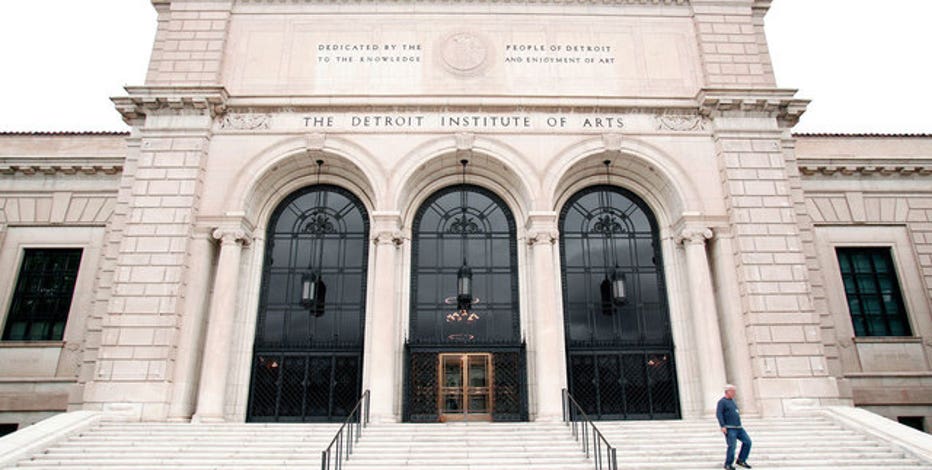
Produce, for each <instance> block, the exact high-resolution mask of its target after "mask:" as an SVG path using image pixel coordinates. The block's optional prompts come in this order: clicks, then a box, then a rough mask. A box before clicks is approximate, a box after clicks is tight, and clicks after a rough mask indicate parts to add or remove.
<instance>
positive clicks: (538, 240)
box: [526, 230, 560, 246]
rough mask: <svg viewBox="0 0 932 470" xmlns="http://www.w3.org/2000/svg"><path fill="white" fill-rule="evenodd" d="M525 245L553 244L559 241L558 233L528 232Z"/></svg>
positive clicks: (548, 231)
mask: <svg viewBox="0 0 932 470" xmlns="http://www.w3.org/2000/svg"><path fill="white" fill-rule="evenodd" d="M526 239H527V244H528V245H531V246H534V245H538V244H542V243H546V244H551V245H552V244H554V243H556V242H557V241H558V240H559V239H560V232H558V231H556V230H529V231H528V232H527V237H526Z"/></svg>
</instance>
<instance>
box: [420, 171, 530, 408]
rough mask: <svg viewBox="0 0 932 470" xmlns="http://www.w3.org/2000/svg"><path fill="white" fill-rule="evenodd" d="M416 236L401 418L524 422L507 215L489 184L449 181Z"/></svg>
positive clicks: (513, 252)
mask: <svg viewBox="0 0 932 470" xmlns="http://www.w3.org/2000/svg"><path fill="white" fill-rule="evenodd" d="M412 232H413V251H412V257H411V264H412V266H411V310H410V325H409V338H408V345H407V351H408V356H407V368H406V371H407V373H406V381H405V407H404V408H405V412H404V414H405V420H407V421H437V420H441V421H443V420H478V419H483V420H495V421H515V420H525V419H527V398H526V393H525V390H526V386H525V376H526V373H525V359H524V346H523V343H522V338H521V328H520V316H519V305H518V258H517V238H516V229H515V222H514V217H513V216H512V214H511V211H510V210H509V209H508V207H507V206H506V205H505V204H504V202H502V200H501V199H500V198H499V197H497V196H496V195H494V194H493V193H491V192H490V191H488V190H485V189H483V188H480V187H477V186H472V185H457V186H452V187H448V188H445V189H443V190H441V191H439V192H437V193H435V194H433V195H432V196H431V197H430V198H428V199H427V200H426V201H425V202H424V204H423V205H422V206H421V207H420V208H419V209H418V211H417V213H416V214H415V218H414V224H413V227H412ZM464 273H468V274H469V280H471V284H472V287H471V295H470V296H468V297H469V298H466V299H463V298H461V297H462V296H461V295H460V296H458V293H459V292H460V289H461V284H460V282H462V279H464V277H465V274H464ZM464 300H465V304H464ZM492 371H494V374H493V373H492ZM477 384H481V385H477Z"/></svg>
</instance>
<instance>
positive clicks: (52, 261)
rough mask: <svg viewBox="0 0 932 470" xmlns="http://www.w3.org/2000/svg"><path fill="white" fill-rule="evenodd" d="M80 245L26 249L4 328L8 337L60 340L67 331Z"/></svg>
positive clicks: (21, 339)
mask: <svg viewBox="0 0 932 470" xmlns="http://www.w3.org/2000/svg"><path fill="white" fill-rule="evenodd" d="M80 264H81V249H80V248H78V249H59V248H54V249H45V248H43V249H33V248H30V249H26V250H25V253H24V255H23V263H22V265H20V268H19V275H18V276H17V280H16V287H15V289H14V290H13V300H12V302H11V303H10V311H9V312H8V315H7V317H6V326H5V327H4V329H3V339H4V340H5V341H59V340H61V339H62V336H63V334H64V332H65V323H66V322H67V321H68V311H69V310H70V309H71V298H72V296H73V295H74V283H75V281H76V280H77V277H78V266H79V265H80Z"/></svg>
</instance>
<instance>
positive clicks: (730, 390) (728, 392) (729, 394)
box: [725, 384, 738, 400]
mask: <svg viewBox="0 0 932 470" xmlns="http://www.w3.org/2000/svg"><path fill="white" fill-rule="evenodd" d="M737 393H738V391H737V389H735V386H734V385H732V384H728V385H725V398H727V399H729V400H731V399H733V398H734V397H735V394H737Z"/></svg>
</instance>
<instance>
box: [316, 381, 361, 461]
mask: <svg viewBox="0 0 932 470" xmlns="http://www.w3.org/2000/svg"><path fill="white" fill-rule="evenodd" d="M368 424H369V391H368V390H366V391H365V392H363V394H362V396H361V397H360V398H359V401H357V402H356V406H354V407H353V411H350V414H349V416H347V417H346V420H345V421H343V425H342V426H340V430H339V431H337V434H336V435H335V436H333V440H331V441H330V445H329V446H327V449H326V450H324V451H322V452H321V453H320V470H330V469H331V468H333V470H340V469H341V468H343V461H344V460H347V459H349V456H350V455H351V454H352V453H353V445H354V444H355V443H357V442H359V438H360V437H361V436H362V430H363V428H365V427H366V425H368ZM354 427H355V432H354V431H353V428H354ZM344 430H347V434H348V436H347V437H346V438H345V439H344V436H343V431H344ZM334 446H336V447H334ZM334 451H336V452H334ZM332 457H335V459H334V465H333V467H331V466H330V460H331V458H332Z"/></svg>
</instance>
